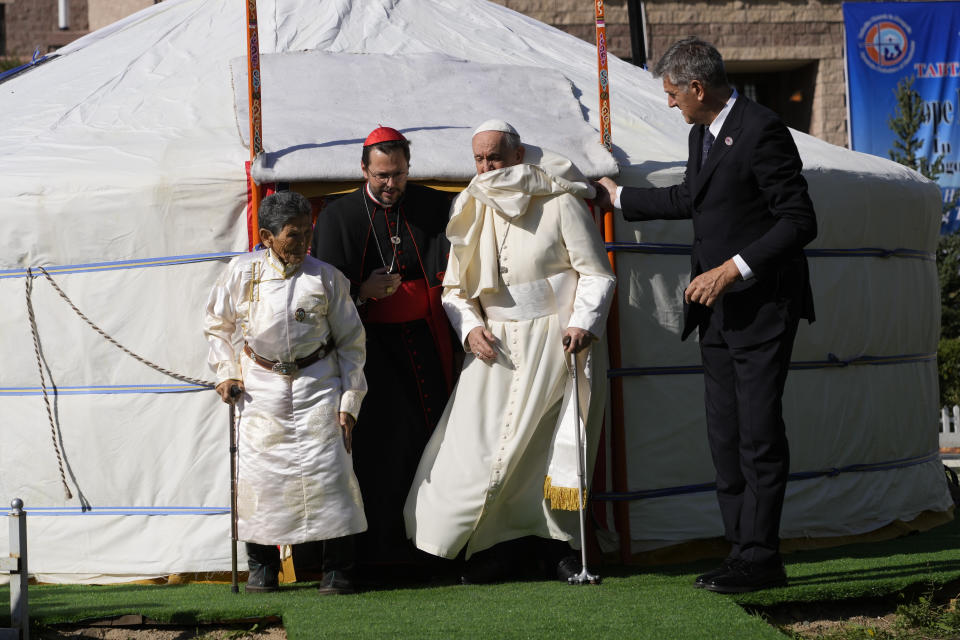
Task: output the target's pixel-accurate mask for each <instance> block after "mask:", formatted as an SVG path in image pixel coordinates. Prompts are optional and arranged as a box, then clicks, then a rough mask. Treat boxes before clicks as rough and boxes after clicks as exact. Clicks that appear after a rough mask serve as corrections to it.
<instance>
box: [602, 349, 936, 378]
mask: <svg viewBox="0 0 960 640" xmlns="http://www.w3.org/2000/svg"><path fill="white" fill-rule="evenodd" d="M936 359H937V354H935V353H910V354H905V355H896V356H869V355H864V356H854V357H852V358H840V357H838V356H836V355H834V354H832V353H828V354H827V359H826V360H802V361H797V362H791V363H790V369H791V370H796V371H808V370H810V369H834V368H841V367H848V366H851V365H865V364H867V365H874V366H879V365H886V364H915V363H918V362H935V361H936ZM701 373H703V365H699V364H691V365H676V366H664V367H622V368H620V369H610V370H608V371H607V377H608V378H623V377H632V376H677V375H688V374H701Z"/></svg>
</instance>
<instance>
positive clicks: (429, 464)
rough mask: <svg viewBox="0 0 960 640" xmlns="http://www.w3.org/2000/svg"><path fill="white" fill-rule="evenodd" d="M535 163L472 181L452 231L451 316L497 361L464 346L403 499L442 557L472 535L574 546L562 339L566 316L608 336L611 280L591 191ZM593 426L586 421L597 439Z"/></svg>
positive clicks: (590, 365)
mask: <svg viewBox="0 0 960 640" xmlns="http://www.w3.org/2000/svg"><path fill="white" fill-rule="evenodd" d="M530 155H531V154H530V151H529V149H528V156H527V157H528V159H529V157H530ZM540 162H541V164H540V166H534V165H531V164H519V165H515V166H511V167H506V168H503V169H499V170H495V171H489V172H486V173H483V174H481V175H478V176H477V177H475V178H474V179H473V180H472V181H471V182H470V184H469V185H468V186H467V188H466V190H465V191H463V192H462V193H461V194H460V196H459V197H458V198H457V200H456V201H455V202H454V208H453V215H452V217H451V219H450V223H449V225H448V227H447V236H448V237H449V239H450V244H451V253H450V261H449V265H448V268H447V271H446V275H445V278H444V289H445V292H444V306H445V308H446V310H447V314H448V315H449V316H450V319H451V322H452V324H453V326H454V329H455V330H456V331H457V333H458V334H459V336H460V339H461V341H465V340H466V337H467V334H468V333H469V332H470V330H471V329H474V328H475V327H480V326H485V327H486V328H487V329H489V330H490V331H491V332H492V333H493V334H494V335H495V336H496V338H497V340H498V345H497V347H498V349H499V354H498V356H497V359H496V360H495V361H492V362H489V363H488V362H484V361H482V360H480V359H478V358H475V357H474V356H472V355H469V354H468V355H467V359H466V362H465V364H464V367H463V371H462V373H461V375H460V380H459V382H458V383H457V388H456V390H455V391H454V393H453V395H452V396H451V399H450V402H449V403H448V405H447V407H446V410H445V412H444V414H443V417H442V418H441V420H440V424H439V425H438V426H437V428H436V430H435V431H434V434H433V437H432V438H431V439H430V442H429V443H428V444H427V448H426V450H425V451H424V455H423V459H422V460H421V462H420V466H419V468H418V470H417V475H416V478H415V480H414V483H413V486H412V487H411V489H410V494H409V496H408V498H407V503H406V507H405V510H404V516H405V519H406V525H407V534H408V535H409V536H410V537H411V538H412V539H413V541H414V543H415V544H416V545H417V546H418V547H419V548H420V549H423V550H424V551H428V552H430V553H432V554H434V555H438V556H443V557H448V558H452V557H454V556H456V555H457V553H458V552H459V551H460V549H461V548H463V547H464V545H466V546H467V550H466V555H467V557H469V556H470V555H472V554H473V553H475V552H477V551H481V550H483V549H486V548H488V547H491V546H493V545H494V544H497V543H498V542H502V541H505V540H511V539H514V538H520V537H523V536H527V535H535V536H539V537H542V538H554V539H558V540H573V542H574V544H575V545H576V543H577V542H578V541H577V539H576V538H577V536H576V530H577V518H576V515H575V514H574V513H573V512H571V511H555V510H554V509H557V508H558V507H561V508H571V507H572V508H573V509H576V508H577V505H576V493H577V486H578V480H577V476H576V454H575V451H576V440H575V436H576V431H575V428H576V427H575V425H574V423H573V422H572V420H575V417H574V414H573V411H572V407H573V405H572V403H571V402H570V401H571V400H572V394H573V386H572V384H571V377H570V374H569V371H568V369H567V365H566V362H565V355H564V351H563V346H562V344H561V340H562V334H563V331H564V330H565V329H566V328H567V327H568V326H572V327H579V328H582V329H586V330H588V331H590V332H591V333H592V334H593V335H594V336H601V335H602V334H603V331H604V325H605V322H606V316H607V311H608V309H609V305H610V300H611V298H612V296H613V290H614V277H613V274H612V273H611V271H610V265H609V263H608V261H607V257H606V255H605V253H604V249H603V245H602V243H601V241H600V236H599V234H598V231H597V229H596V227H595V226H594V224H593V221H592V218H591V216H590V213H589V211H588V210H587V208H586V206H585V204H584V202H583V200H582V199H581V198H582V197H583V196H585V195H588V194H589V195H592V189H591V187H590V186H589V184H587V182H586V180H585V179H584V178H583V176H582V175H580V173H579V171H577V170H576V168H575V167H573V166H572V165H571V163H570V162H569V161H567V160H565V159H563V158H560V157H558V156H556V155H555V154H551V153H550V152H546V151H544V152H543V158H542V159H541V161H540ZM604 347H605V345H604V344H603V343H602V342H600V341H595V342H594V347H593V348H591V349H585V350H584V351H582V352H581V356H580V357H579V358H578V362H579V363H580V366H581V367H584V368H585V375H586V377H587V378H588V379H590V380H591V382H592V386H593V391H594V394H593V395H592V397H591V396H590V393H589V389H586V390H585V391H586V393H585V394H584V398H583V400H584V401H586V402H590V400H591V399H592V400H594V402H590V405H591V409H592V411H591V412H590V413H591V414H592V415H591V418H597V417H599V412H598V410H599V411H602V407H603V399H604V393H603V392H602V389H604V388H605V385H606V378H605V376H604V375H603V374H604V373H605V369H606V367H605V354H604V353H603V350H604ZM584 386H585V387H586V385H584ZM564 400H566V402H564ZM583 406H584V409H586V407H587V404H586V403H585V404H584V405H583ZM584 414H585V415H586V414H587V411H586V410H585V411H584ZM598 425H599V421H598V420H596V419H588V436H589V437H588V440H589V441H590V442H591V443H595V442H596V435H597V433H598V431H599V430H598V429H595V428H593V427H597V426H598ZM545 493H546V494H547V495H548V496H549V499H548V498H546V497H545ZM571 493H572V500H571ZM551 507H552V508H551Z"/></svg>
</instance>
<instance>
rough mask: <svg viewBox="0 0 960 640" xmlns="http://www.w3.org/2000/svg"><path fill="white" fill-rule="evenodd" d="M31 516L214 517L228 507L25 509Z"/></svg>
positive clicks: (223, 512)
mask: <svg viewBox="0 0 960 640" xmlns="http://www.w3.org/2000/svg"><path fill="white" fill-rule="evenodd" d="M24 511H26V512H27V513H28V514H29V515H31V516H47V517H53V516H215V515H221V514H229V513H230V507H69V506H65V507H27V508H24Z"/></svg>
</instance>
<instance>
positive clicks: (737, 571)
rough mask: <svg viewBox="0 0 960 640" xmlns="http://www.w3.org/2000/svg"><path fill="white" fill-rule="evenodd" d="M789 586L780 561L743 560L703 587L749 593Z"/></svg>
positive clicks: (718, 590) (712, 589)
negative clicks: (758, 561) (759, 561)
mask: <svg viewBox="0 0 960 640" xmlns="http://www.w3.org/2000/svg"><path fill="white" fill-rule="evenodd" d="M785 586H787V574H786V572H785V571H784V570H783V564H782V563H780V562H771V563H763V564H761V563H757V562H747V561H745V560H741V561H739V562H736V563H734V564H733V565H732V566H731V567H730V570H729V571H727V572H726V573H722V574H720V575H719V576H717V577H715V578H713V579H712V580H709V581H707V582H704V584H703V588H704V589H707V590H708V591H715V592H717V593H747V592H749V591H760V590H761V589H772V588H774V587H785Z"/></svg>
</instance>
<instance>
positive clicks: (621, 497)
mask: <svg viewBox="0 0 960 640" xmlns="http://www.w3.org/2000/svg"><path fill="white" fill-rule="evenodd" d="M939 457H940V452H939V451H931V452H930V453H926V454H923V455H921V456H914V457H911V458H900V459H898V460H887V461H884V462H867V463H857V464H851V465H847V466H845V467H830V468H829V469H823V470H821V471H797V472H794V473H791V474H790V475H789V476H788V478H789V479H790V480H812V479H813V478H835V477H837V476H839V475H840V474H842V473H866V472H869V471H890V470H893V469H906V468H908V467H914V466H917V465H920V464H926V463H928V462H932V461H934V460H937V459H939ZM716 488H717V485H716V483H715V482H704V483H702V484H687V485H680V486H677V487H664V488H662V489H641V490H638V491H603V492H599V493H591V494H590V498H591V499H592V500H597V501H599V502H628V501H634V500H646V499H648V498H662V497H666V496H680V495H685V494H689V493H705V492H707V491H715V490H716Z"/></svg>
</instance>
